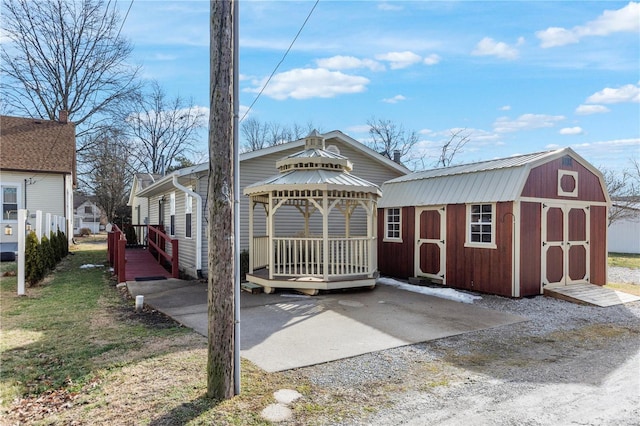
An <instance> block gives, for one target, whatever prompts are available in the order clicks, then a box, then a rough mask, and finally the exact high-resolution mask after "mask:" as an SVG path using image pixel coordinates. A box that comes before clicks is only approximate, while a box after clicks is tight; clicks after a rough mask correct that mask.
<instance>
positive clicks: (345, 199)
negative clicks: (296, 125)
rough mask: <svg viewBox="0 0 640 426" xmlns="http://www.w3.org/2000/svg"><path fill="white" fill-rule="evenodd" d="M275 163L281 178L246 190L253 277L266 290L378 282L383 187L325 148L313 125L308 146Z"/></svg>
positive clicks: (308, 290)
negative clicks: (353, 172)
mask: <svg viewBox="0 0 640 426" xmlns="http://www.w3.org/2000/svg"><path fill="white" fill-rule="evenodd" d="M330 148H331V147H330ZM276 168H277V169H278V170H279V171H280V173H279V174H278V175H276V176H273V177H271V178H269V179H266V180H264V181H261V182H257V183H255V184H253V185H250V186H248V187H246V188H245V190H244V194H245V195H248V196H249V199H250V202H249V273H248V274H247V280H248V281H250V282H253V283H255V284H259V285H261V286H263V287H264V290H265V292H267V293H270V292H272V291H273V290H274V288H294V289H297V290H299V291H302V292H305V293H307V294H312V295H313V294H317V293H318V291H319V290H333V289H341V288H351V287H373V286H374V285H375V280H376V277H377V274H378V272H377V268H378V264H377V240H376V234H377V228H376V223H377V220H376V216H377V202H378V198H379V197H380V196H381V192H380V189H379V188H378V186H377V185H375V184H373V183H371V182H368V181H366V180H364V179H360V178H359V177H357V176H354V175H352V174H351V173H350V172H351V170H352V169H353V165H352V164H351V162H350V161H349V160H348V159H347V158H346V157H344V156H342V155H340V154H339V153H337V152H336V150H335V149H331V150H327V149H325V142H324V138H323V137H322V136H321V135H320V134H319V133H318V132H317V131H315V130H314V131H313V132H311V133H310V134H309V136H307V137H306V138H305V149H304V150H303V151H300V152H298V153H295V154H292V155H290V156H288V157H286V158H283V159H281V160H279V161H277V162H276ZM256 206H262V207H263V209H256ZM256 210H257V211H256Z"/></svg>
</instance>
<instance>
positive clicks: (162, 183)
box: [130, 130, 410, 200]
mask: <svg viewBox="0 0 640 426" xmlns="http://www.w3.org/2000/svg"><path fill="white" fill-rule="evenodd" d="M319 136H322V137H323V138H324V139H325V141H326V143H327V145H330V143H331V141H330V140H331V139H339V140H340V141H341V142H343V143H345V144H347V145H350V146H351V147H353V148H354V149H357V150H359V151H361V152H362V153H364V154H365V155H367V156H368V157H370V158H371V159H372V160H374V161H375V162H377V163H379V164H380V165H381V166H383V167H387V168H390V169H393V170H396V171H398V172H399V173H402V174H406V173H409V172H410V170H409V169H407V168H406V167H405V166H403V165H402V164H398V163H396V162H394V161H393V160H391V159H389V158H387V157H384V156H382V155H380V154H378V153H377V152H376V151H374V150H372V149H371V148H369V147H367V146H365V145H364V144H362V143H360V142H358V141H357V140H355V139H353V138H351V137H350V136H347V135H345V134H344V133H342V132H341V131H339V130H334V131H331V132H328V133H322V134H319ZM304 145H305V138H303V139H298V140H296V141H292V142H287V143H283V144H280V145H275V146H270V147H268V148H263V149H258V150H255V151H250V152H245V153H241V154H240V156H239V157H240V158H239V161H240V162H242V161H246V160H251V159H253V158H257V157H261V156H264V155H269V154H274V153H278V152H282V151H286V150H289V149H291V148H297V147H300V148H301V149H304ZM327 151H329V149H327ZM328 155H329V154H328ZM333 156H338V157H342V156H340V155H339V154H333ZM208 171H209V163H208V162H205V163H201V164H198V165H196V166H191V167H185V168H184V169H180V170H176V171H174V172H173V173H171V174H168V175H166V176H164V177H162V179H159V180H158V181H157V182H156V183H155V184H153V185H151V186H149V187H147V188H146V189H138V191H137V192H134V191H135V188H132V194H131V197H130V200H132V199H133V196H134V194H135V195H138V196H142V197H147V196H149V195H151V194H153V193H156V192H159V191H165V190H167V189H168V188H171V187H172V184H171V181H172V179H173V177H172V176H173V175H176V176H178V177H181V176H187V175H191V174H198V173H208Z"/></svg>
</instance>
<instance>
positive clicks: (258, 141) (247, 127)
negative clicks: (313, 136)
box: [241, 117, 319, 151]
mask: <svg viewBox="0 0 640 426" xmlns="http://www.w3.org/2000/svg"><path fill="white" fill-rule="evenodd" d="M314 128H315V127H314V126H313V122H311V121H309V122H308V123H307V124H306V125H304V126H303V125H300V124H298V123H294V124H293V125H291V126H287V125H284V124H282V123H278V122H270V123H261V122H260V120H258V119H257V118H253V117H252V118H248V119H245V120H243V121H242V126H241V131H242V136H243V137H244V144H243V147H244V149H245V150H246V151H255V150H257V149H262V148H266V147H269V146H275V145H280V144H283V143H286V142H290V141H295V140H298V139H301V138H303V137H305V136H307V135H308V134H309V133H311V131H312V130H313V129H314ZM316 130H319V129H316Z"/></svg>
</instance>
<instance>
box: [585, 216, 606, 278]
mask: <svg viewBox="0 0 640 426" xmlns="http://www.w3.org/2000/svg"><path fill="white" fill-rule="evenodd" d="M589 211H590V212H591V218H590V220H591V226H590V228H591V238H590V239H589V247H590V249H589V251H590V259H589V261H590V266H591V268H590V269H591V278H590V280H591V283H592V284H597V285H605V284H606V283H607V208H606V207H604V206H591V208H590V209H589Z"/></svg>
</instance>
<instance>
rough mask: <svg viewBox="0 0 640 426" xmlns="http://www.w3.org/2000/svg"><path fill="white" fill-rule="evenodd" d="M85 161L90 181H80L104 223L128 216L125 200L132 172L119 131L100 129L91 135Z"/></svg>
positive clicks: (125, 143)
mask: <svg viewBox="0 0 640 426" xmlns="http://www.w3.org/2000/svg"><path fill="white" fill-rule="evenodd" d="M84 158H85V160H86V161H87V164H86V166H88V168H89V170H90V171H89V172H88V177H89V178H88V179H86V180H84V181H83V183H84V186H85V188H86V192H90V193H93V194H94V200H95V202H96V204H97V205H98V206H99V207H100V208H101V209H102V210H103V211H104V212H105V215H106V216H107V220H108V221H109V222H113V221H114V219H116V218H122V216H123V215H126V213H130V209H129V208H128V207H127V199H128V196H129V190H130V188H131V181H132V178H133V171H132V170H131V167H130V166H129V159H130V155H129V151H128V149H127V141H126V139H125V138H124V135H123V134H122V132H121V131H119V130H118V129H114V128H110V129H103V131H102V132H101V133H100V134H98V135H95V136H94V140H93V142H92V144H91V148H90V149H88V150H87V153H86V155H85V156H84ZM125 212H126V213H125Z"/></svg>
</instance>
